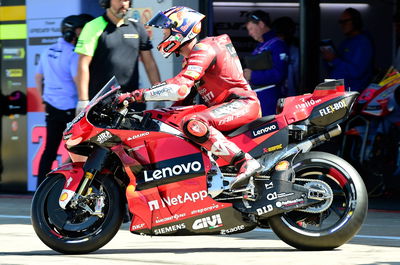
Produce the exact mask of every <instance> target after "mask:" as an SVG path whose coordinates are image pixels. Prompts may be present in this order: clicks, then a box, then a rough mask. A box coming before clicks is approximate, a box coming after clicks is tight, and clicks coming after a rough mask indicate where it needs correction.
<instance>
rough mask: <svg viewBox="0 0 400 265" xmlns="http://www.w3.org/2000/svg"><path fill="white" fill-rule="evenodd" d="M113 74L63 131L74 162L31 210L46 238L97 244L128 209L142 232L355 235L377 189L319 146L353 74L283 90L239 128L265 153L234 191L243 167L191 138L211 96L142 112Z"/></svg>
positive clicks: (347, 105)
mask: <svg viewBox="0 0 400 265" xmlns="http://www.w3.org/2000/svg"><path fill="white" fill-rule="evenodd" d="M120 94H121V91H120V87H119V85H118V84H117V82H116V80H115V79H112V80H111V81H110V82H109V83H108V84H107V85H106V86H105V87H104V88H103V89H102V90H101V91H100V92H99V93H98V94H97V96H96V97H95V98H94V99H93V100H92V101H91V102H90V104H89V105H88V107H87V108H86V109H85V111H83V112H81V113H80V114H79V115H78V116H77V117H76V118H75V119H74V120H73V121H72V122H71V123H70V124H68V126H67V128H66V130H65V132H64V141H65V144H66V147H67V149H68V151H69V152H70V155H71V158H72V161H73V162H72V163H69V164H65V165H63V166H61V167H60V168H58V169H56V170H54V171H52V172H50V173H49V174H48V177H47V178H46V180H45V181H44V182H43V183H42V184H41V185H40V186H39V188H38V189H37V191H36V193H35V195H34V198H33V202H32V210H31V215H32V216H31V218H32V224H33V227H34V229H35V232H36V233H37V235H38V236H39V238H40V239H41V240H42V241H43V242H44V243H45V244H46V245H47V246H49V247H50V248H52V249H54V250H56V251H58V252H61V253H69V254H79V253H88V252H91V251H95V250H97V249H99V248H101V247H102V246H104V245H105V244H106V243H107V242H109V241H110V240H111V239H112V238H113V237H114V235H115V234H116V233H117V232H118V230H119V228H120V226H121V223H122V222H123V218H124V216H125V213H126V212H127V211H126V209H129V213H130V217H131V224H130V231H131V232H132V233H134V234H139V235H151V236H182V235H214V234H235V233H243V232H247V231H250V230H252V229H254V228H256V227H261V228H269V227H270V228H271V229H272V230H273V231H274V232H275V233H276V234H277V235H278V236H279V238H281V239H282V240H283V241H284V242H286V243H287V244H289V245H291V246H293V247H295V248H297V249H302V250H327V249H333V248H336V247H338V246H340V245H342V244H344V243H345V242H347V241H348V240H350V239H351V238H352V237H353V236H354V235H355V234H356V233H357V232H358V231H359V229H360V227H361V225H362V223H363V221H364V219H365V217H366V213H367V204H368V201H367V193H366V189H365V186H364V183H363V181H362V179H361V177H360V175H359V174H358V173H357V171H356V170H355V169H354V168H353V167H352V166H351V165H350V164H349V163H347V162H346V161H344V160H343V159H341V158H339V157H337V156H335V155H332V154H328V153H324V152H314V151H311V149H312V148H313V147H315V146H317V145H319V144H320V143H323V142H325V141H328V140H329V139H330V138H331V137H334V136H337V135H339V134H340V132H341V130H340V127H339V125H338V124H339V123H340V122H342V121H344V120H345V119H347V117H348V115H349V112H350V111H351V108H352V105H353V103H354V100H355V99H356V97H357V95H358V93H356V92H345V91H344V86H343V81H342V80H335V81H330V82H326V83H322V84H320V85H318V86H317V87H316V89H315V91H314V92H313V93H312V94H306V95H301V96H295V97H289V98H285V99H280V100H279V102H278V108H277V114H276V115H272V116H267V117H263V118H260V119H258V120H255V121H253V122H251V123H249V124H247V125H245V126H243V127H240V128H238V129H236V130H234V131H230V132H225V134H226V136H227V137H228V139H230V140H231V141H233V142H235V143H236V144H237V145H238V146H239V147H240V148H242V150H243V151H245V152H248V153H250V154H251V155H252V156H253V157H255V158H256V159H258V161H259V162H260V163H261V164H262V169H261V170H260V172H258V174H256V175H255V176H254V177H252V178H251V179H250V181H249V183H248V185H247V186H245V187H243V188H240V189H236V190H231V189H229V183H230V181H231V180H232V179H233V178H234V177H235V175H236V171H235V168H234V167H232V166H231V165H229V164H226V162H224V161H223V160H221V159H218V158H217V157H213V156H212V155H211V154H210V153H208V152H207V151H206V150H204V149H202V148H201V147H200V146H198V145H197V144H195V143H193V142H192V141H190V139H188V138H187V137H185V135H184V134H183V133H182V132H181V131H180V129H179V126H178V125H179V123H180V121H181V119H182V117H183V116H185V115H187V114H189V113H192V112H197V111H200V110H203V109H204V108H206V107H205V106H203V105H194V106H184V107H171V108H164V109H155V110H146V111H144V112H135V110H133V109H132V107H131V106H130V104H129V103H128V102H127V101H124V104H122V105H121V104H116V103H114V102H116V99H117V98H119V95H120Z"/></svg>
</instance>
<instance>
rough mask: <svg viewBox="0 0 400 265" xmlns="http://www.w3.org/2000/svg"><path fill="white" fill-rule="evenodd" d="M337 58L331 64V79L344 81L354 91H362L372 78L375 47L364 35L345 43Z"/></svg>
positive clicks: (341, 46)
mask: <svg viewBox="0 0 400 265" xmlns="http://www.w3.org/2000/svg"><path fill="white" fill-rule="evenodd" d="M337 53H338V55H337V57H336V58H335V59H334V60H333V61H332V62H330V63H329V65H330V66H331V67H332V68H331V72H330V78H333V79H344V83H345V86H346V87H347V88H350V89H351V90H353V91H362V90H363V89H364V88H366V87H367V86H368V83H369V82H370V81H371V78H372V58H373V47H372V43H371V40H370V39H369V38H368V37H367V36H366V35H364V34H359V35H356V36H354V37H352V38H348V39H346V40H344V41H343V43H342V44H341V45H340V46H339V48H338V51H337Z"/></svg>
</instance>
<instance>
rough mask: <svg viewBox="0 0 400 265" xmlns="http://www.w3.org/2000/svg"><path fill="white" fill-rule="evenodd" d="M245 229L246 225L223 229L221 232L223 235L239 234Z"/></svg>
mask: <svg viewBox="0 0 400 265" xmlns="http://www.w3.org/2000/svg"><path fill="white" fill-rule="evenodd" d="M243 229H244V225H238V226H235V227H232V228H229V229H222V230H221V235H228V234H232V233H234V232H238V231H241V230H243Z"/></svg>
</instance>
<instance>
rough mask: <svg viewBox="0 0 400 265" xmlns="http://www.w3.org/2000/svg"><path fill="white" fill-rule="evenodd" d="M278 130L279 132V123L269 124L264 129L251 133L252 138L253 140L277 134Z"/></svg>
mask: <svg viewBox="0 0 400 265" xmlns="http://www.w3.org/2000/svg"><path fill="white" fill-rule="evenodd" d="M277 130H279V126H278V123H277V122H274V123H270V124H267V125H265V126H264V127H262V128H259V129H257V130H254V131H251V136H252V137H253V138H257V137H260V136H262V135H265V134H268V133H272V132H275V131H277Z"/></svg>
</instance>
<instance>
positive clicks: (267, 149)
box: [263, 144, 283, 153]
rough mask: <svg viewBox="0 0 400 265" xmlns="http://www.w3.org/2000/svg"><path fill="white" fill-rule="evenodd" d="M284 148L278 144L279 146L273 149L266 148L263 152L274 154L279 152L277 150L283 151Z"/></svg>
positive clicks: (272, 147)
mask: <svg viewBox="0 0 400 265" xmlns="http://www.w3.org/2000/svg"><path fill="white" fill-rule="evenodd" d="M282 148H283V145H282V144H277V145H274V146H271V147H267V148H264V149H263V151H264V153H269V152H274V151H277V150H281V149H282Z"/></svg>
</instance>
